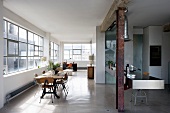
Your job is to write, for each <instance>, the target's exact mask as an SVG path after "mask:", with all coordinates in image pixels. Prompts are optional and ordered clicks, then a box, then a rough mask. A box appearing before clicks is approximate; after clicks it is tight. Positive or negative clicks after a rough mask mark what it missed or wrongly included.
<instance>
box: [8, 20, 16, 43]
mask: <svg viewBox="0 0 170 113" xmlns="http://www.w3.org/2000/svg"><path fill="white" fill-rule="evenodd" d="M8 38H9V39H12V40H18V27H17V26H16V25H14V24H11V23H9V22H8Z"/></svg>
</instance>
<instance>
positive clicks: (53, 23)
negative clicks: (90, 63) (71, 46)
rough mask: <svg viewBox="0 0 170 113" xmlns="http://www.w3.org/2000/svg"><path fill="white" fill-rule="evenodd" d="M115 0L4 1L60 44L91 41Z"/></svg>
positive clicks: (7, 6)
mask: <svg viewBox="0 0 170 113" xmlns="http://www.w3.org/2000/svg"><path fill="white" fill-rule="evenodd" d="M112 3H113V0H4V6H5V7H6V8H8V9H9V10H11V11H12V12H14V13H16V14H17V15H19V16H21V17H22V18H24V19H25V20H27V21H29V22H30V23H32V24H34V25H35V26H37V27H39V28H40V29H42V30H44V31H46V32H49V33H51V36H53V37H55V38H57V39H59V40H61V41H74V42H75V41H81V42H82V41H90V40H91V39H92V38H93V37H94V36H95V30H96V29H95V28H96V27H95V26H99V25H101V23H102V21H103V20H104V18H105V16H106V14H107V12H108V11H109V9H110V7H111V5H112Z"/></svg>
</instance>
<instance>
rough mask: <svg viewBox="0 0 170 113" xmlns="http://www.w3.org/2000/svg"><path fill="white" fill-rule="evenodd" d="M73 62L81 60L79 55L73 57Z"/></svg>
mask: <svg viewBox="0 0 170 113" xmlns="http://www.w3.org/2000/svg"><path fill="white" fill-rule="evenodd" d="M73 60H81V55H73Z"/></svg>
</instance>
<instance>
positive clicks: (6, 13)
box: [3, 7, 46, 37]
mask: <svg viewBox="0 0 170 113" xmlns="http://www.w3.org/2000/svg"><path fill="white" fill-rule="evenodd" d="M3 10H4V14H3V16H4V18H5V19H7V20H9V21H12V22H13V23H15V24H17V25H20V26H22V27H24V28H26V29H28V30H30V31H32V32H35V33H37V34H39V35H41V36H43V37H45V36H46V33H45V32H44V31H42V30H41V29H39V28H38V27H36V26H34V25H33V24H31V23H30V22H28V21H26V20H25V19H23V18H22V17H20V16H18V15H17V14H15V13H13V12H12V11H10V10H8V9H7V8H5V7H3ZM30 16H31V15H30Z"/></svg>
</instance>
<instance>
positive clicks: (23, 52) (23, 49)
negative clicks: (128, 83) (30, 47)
mask: <svg viewBox="0 0 170 113" xmlns="http://www.w3.org/2000/svg"><path fill="white" fill-rule="evenodd" d="M19 56H27V44H25V43H21V42H20V43H19Z"/></svg>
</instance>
